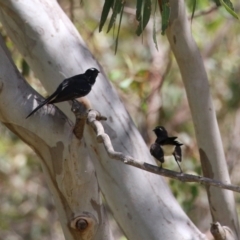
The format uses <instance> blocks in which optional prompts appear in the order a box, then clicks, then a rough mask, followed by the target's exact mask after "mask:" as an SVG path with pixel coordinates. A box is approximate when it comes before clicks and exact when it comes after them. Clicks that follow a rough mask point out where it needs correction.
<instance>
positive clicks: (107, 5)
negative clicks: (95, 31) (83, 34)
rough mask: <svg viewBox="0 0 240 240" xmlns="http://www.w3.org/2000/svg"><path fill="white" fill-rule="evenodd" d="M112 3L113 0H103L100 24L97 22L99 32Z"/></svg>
mask: <svg viewBox="0 0 240 240" xmlns="http://www.w3.org/2000/svg"><path fill="white" fill-rule="evenodd" d="M113 4H114V0H105V3H104V6H103V10H102V15H101V19H100V24H99V32H101V31H102V28H103V26H104V24H105V22H106V20H107V17H108V14H109V11H110V9H111V7H112V6H113Z"/></svg>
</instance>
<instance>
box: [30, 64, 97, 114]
mask: <svg viewBox="0 0 240 240" xmlns="http://www.w3.org/2000/svg"><path fill="white" fill-rule="evenodd" d="M98 73H99V71H98V70H97V69H96V68H89V69H87V71H86V72H85V73H83V74H78V75H76V76H73V77H70V78H67V79H65V80H63V82H62V83H61V84H60V85H59V86H58V88H57V89H56V91H55V92H54V93H53V94H52V95H50V96H49V97H48V98H47V99H46V100H44V101H43V102H42V103H41V104H40V105H39V106H37V107H36V108H35V109H34V110H33V111H32V112H31V113H30V114H29V115H28V116H27V117H26V118H28V117H30V116H31V115H32V114H34V113H35V112H36V111H37V110H38V109H39V108H41V107H43V106H44V105H45V104H49V103H50V104H53V103H59V102H64V101H69V100H74V99H76V98H80V97H84V96H86V95H87V94H88V93H90V91H91V89H92V86H93V85H94V83H95V81H96V78H97V75H98Z"/></svg>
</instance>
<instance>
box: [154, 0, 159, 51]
mask: <svg viewBox="0 0 240 240" xmlns="http://www.w3.org/2000/svg"><path fill="white" fill-rule="evenodd" d="M157 3H158V1H157V0H155V7H154V16H153V42H154V44H155V47H156V49H157V50H158V44H157V31H156V11H157Z"/></svg>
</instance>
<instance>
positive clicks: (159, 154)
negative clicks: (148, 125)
mask: <svg viewBox="0 0 240 240" xmlns="http://www.w3.org/2000/svg"><path fill="white" fill-rule="evenodd" d="M150 153H151V155H152V156H154V157H155V158H156V159H157V160H158V161H160V162H161V163H163V162H164V152H163V150H162V148H161V147H160V145H159V144H157V143H156V142H155V143H153V144H152V145H151V147H150Z"/></svg>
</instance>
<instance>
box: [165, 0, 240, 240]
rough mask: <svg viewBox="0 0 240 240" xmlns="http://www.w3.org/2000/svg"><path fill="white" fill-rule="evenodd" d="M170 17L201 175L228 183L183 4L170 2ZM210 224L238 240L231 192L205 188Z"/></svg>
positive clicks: (171, 37)
mask: <svg viewBox="0 0 240 240" xmlns="http://www.w3.org/2000/svg"><path fill="white" fill-rule="evenodd" d="M170 7H171V15H170V22H169V28H168V30H167V36H168V39H169V42H170V44H171V48H172V50H173V53H174V55H175V57H176V60H177V63H178V65H179V69H180V71H181V75H182V79H183V82H184V85H185V89H186V92H187V97H188V102H189V105H190V109H191V113H192V118H193V123H194V128H195V133H196V138H197V142H198V147H199V153H200V159H201V164H202V169H203V174H204V176H206V177H209V178H213V179H217V180H220V181H222V182H226V183H230V178H229V174H228V168H227V164H226V161H225V156H224V151H223V146H222V140H221V136H220V132H219V128H218V124H217V120H216V114H215V110H214V106H213V103H212V98H211V94H210V88H209V83H208V78H207V73H206V70H205V68H204V64H203V60H202V58H201V55H200V53H199V50H198V48H197V45H196V43H195V41H194V40H193V38H192V35H191V28H190V22H189V21H188V18H187V15H186V10H185V8H186V7H185V4H184V1H183V0H179V1H174V0H171V1H170ZM206 190H207V194H208V200H209V205H210V210H211V213H212V218H213V221H214V222H215V221H218V222H220V224H221V225H222V226H223V225H226V226H228V227H229V228H230V229H231V230H232V232H233V234H235V237H234V238H235V239H239V237H240V236H239V223H238V217H237V212H236V206H235V201H234V196H233V193H232V192H231V191H226V190H222V189H220V188H215V187H211V186H209V187H206Z"/></svg>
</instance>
